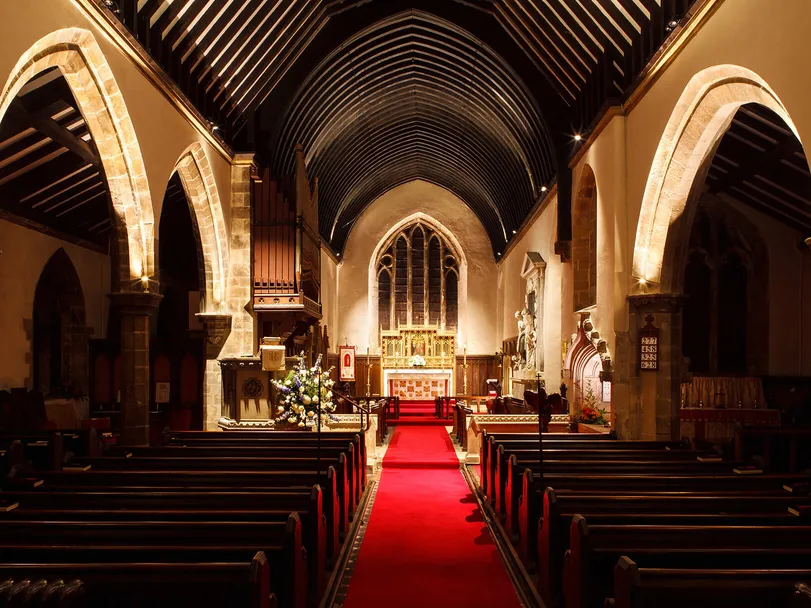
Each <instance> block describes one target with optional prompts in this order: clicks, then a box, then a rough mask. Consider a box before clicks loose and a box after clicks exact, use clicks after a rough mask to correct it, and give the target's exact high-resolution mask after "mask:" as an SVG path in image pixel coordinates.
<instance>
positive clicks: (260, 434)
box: [166, 430, 368, 487]
mask: <svg viewBox="0 0 811 608" xmlns="http://www.w3.org/2000/svg"><path fill="white" fill-rule="evenodd" d="M364 436H365V432H364V431H360V430H358V431H330V432H328V433H321V445H327V444H329V443H330V442H338V443H346V441H351V442H352V443H353V444H354V445H355V446H356V453H357V454H358V455H359V458H360V462H361V463H362V464H363V467H362V468H361V471H365V470H366V466H367V464H368V454H367V453H366V440H365V437H364ZM268 442H273V444H274V445H289V446H294V445H302V444H304V445H317V443H318V437H317V434H316V433H305V432H301V431H225V432H218V431H172V432H171V433H169V434H168V435H167V436H166V444H167V445H185V446H212V445H224V446H225V445H227V446H230V447H236V446H263V445H268ZM362 486H363V487H365V486H366V481H365V475H364V476H363V483H362Z"/></svg>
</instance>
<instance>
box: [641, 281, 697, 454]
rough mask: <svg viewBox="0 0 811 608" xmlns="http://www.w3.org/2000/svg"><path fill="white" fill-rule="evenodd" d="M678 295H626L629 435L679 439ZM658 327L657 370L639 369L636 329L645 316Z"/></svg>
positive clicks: (679, 303)
mask: <svg viewBox="0 0 811 608" xmlns="http://www.w3.org/2000/svg"><path fill="white" fill-rule="evenodd" d="M683 299H684V298H683V296H681V295H678V294H643V295H634V296H628V303H629V308H630V319H629V334H630V347H631V348H630V355H631V359H630V361H631V368H630V370H629V372H630V373H629V380H630V382H629V385H630V386H629V388H630V404H629V405H630V411H629V412H628V414H629V423H630V425H631V429H629V430H630V431H631V434H632V435H633V436H632V437H631V438H633V439H637V438H638V439H645V440H660V441H662V440H670V439H679V435H680V424H679V410H680V408H681V403H680V385H681V377H682V365H683V357H682V353H681V329H682V301H683ZM648 315H651V316H652V317H653V324H654V325H655V326H656V327H658V328H659V369H658V370H657V371H645V372H642V371H640V369H639V352H640V351H639V331H640V329H642V328H643V327H644V326H645V325H646V320H645V319H646V317H648Z"/></svg>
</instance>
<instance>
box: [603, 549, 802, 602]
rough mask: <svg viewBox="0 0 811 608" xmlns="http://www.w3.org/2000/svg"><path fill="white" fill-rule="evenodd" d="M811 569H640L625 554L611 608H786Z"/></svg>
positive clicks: (617, 574) (615, 580)
mask: <svg viewBox="0 0 811 608" xmlns="http://www.w3.org/2000/svg"><path fill="white" fill-rule="evenodd" d="M798 578H803V579H806V580H811V570H809V569H793V568H792V569H753V568H741V569H715V568H713V569H698V568H640V567H639V566H637V564H636V563H635V562H634V561H633V560H632V559H630V558H629V557H627V556H623V557H621V558H620V560H619V562H618V563H617V566H616V568H615V569H614V597H613V602H612V606H613V608H644V607H647V606H656V607H657V608H681V607H683V606H735V607H736V608H762V607H763V606H774V607H775V608H776V607H779V606H788V605H789V603H790V602H791V600H792V596H793V595H794V591H795V586H796V581H797V579H798Z"/></svg>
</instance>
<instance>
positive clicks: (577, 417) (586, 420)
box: [570, 386, 608, 424]
mask: <svg viewBox="0 0 811 608" xmlns="http://www.w3.org/2000/svg"><path fill="white" fill-rule="evenodd" d="M570 421H571V422H573V423H577V422H582V423H583V424H608V418H607V417H606V411H605V410H604V409H603V408H599V407H597V397H596V396H595V395H594V390H593V389H592V388H591V387H590V386H587V387H586V394H585V395H584V396H583V407H581V408H580V411H579V412H576V413H574V414H572V415H571V416H570Z"/></svg>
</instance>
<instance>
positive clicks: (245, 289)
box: [223, 154, 257, 357]
mask: <svg viewBox="0 0 811 608" xmlns="http://www.w3.org/2000/svg"><path fill="white" fill-rule="evenodd" d="M255 171H257V169H256V166H255V165H254V164H253V154H237V155H236V158H235V160H234V162H233V164H232V165H231V257H230V259H231V268H230V272H229V286H228V308H229V311H230V312H231V314H232V315H233V316H232V328H231V335H230V337H229V338H228V341H227V342H226V344H225V348H224V350H223V353H224V354H225V355H227V356H229V357H240V356H245V355H253V354H256V351H257V349H256V347H255V338H254V318H253V314H251V313H250V312H249V311H250V310H251V293H252V291H251V264H252V259H251V174H252V173H254V172H255Z"/></svg>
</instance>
